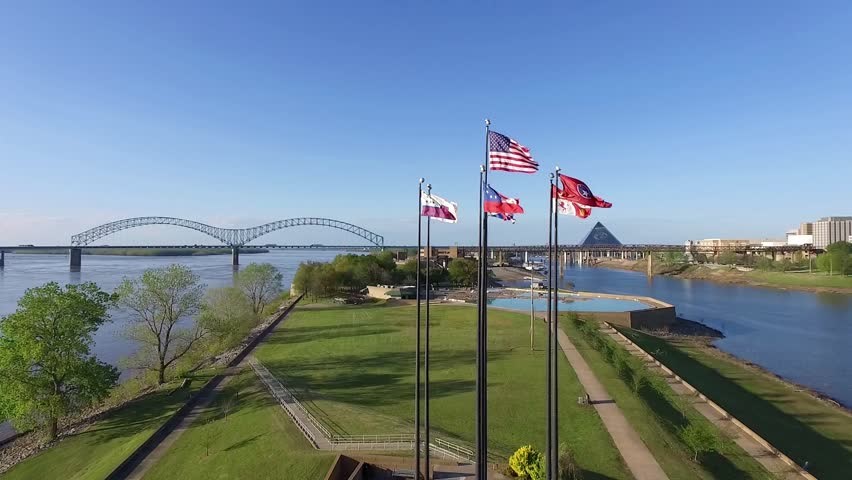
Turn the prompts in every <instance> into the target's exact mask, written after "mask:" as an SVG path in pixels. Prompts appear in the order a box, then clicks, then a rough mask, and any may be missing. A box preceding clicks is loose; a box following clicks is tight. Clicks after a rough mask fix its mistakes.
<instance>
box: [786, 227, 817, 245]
mask: <svg viewBox="0 0 852 480" xmlns="http://www.w3.org/2000/svg"><path fill="white" fill-rule="evenodd" d="M809 225H810V224H809ZM799 232H801V230H790V231H789V232H787V245H792V246H796V247H799V246H802V245H813V244H814V236H813V234H803V233H799Z"/></svg>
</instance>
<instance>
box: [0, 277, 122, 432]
mask: <svg viewBox="0 0 852 480" xmlns="http://www.w3.org/2000/svg"><path fill="white" fill-rule="evenodd" d="M114 303H115V296H114V295H110V294H108V293H106V292H104V291H102V290H101V289H100V288H98V286H97V285H95V284H94V283H83V284H80V285H66V286H65V287H64V288H63V287H60V286H59V284H58V283H56V282H50V283H47V284H45V285H43V286H41V287H35V288H31V289H29V290H27V291H26V293H24V295H23V296H22V297H21V298H20V300H18V308H17V310H16V311H15V313H13V314H11V315H7V316H5V317H3V319H2V320H0V418H4V417H5V418H9V419H11V420H12V421H13V423H14V424H15V425H16V426H17V427H18V428H30V427H38V426H46V427H47V437H48V440H53V439H55V438H56V432H57V424H58V420H59V418H60V417H62V416H63V415H66V414H68V413H70V412H71V411H73V410H74V409H75V408H79V407H80V406H82V405H84V404H86V403H90V402H96V401H100V400H102V399H103V398H105V397H106V396H107V394H108V393H109V390H110V388H112V387H113V386H114V385H115V383H116V381H117V380H118V370H116V368H115V367H113V366H111V365H108V364H106V363H103V362H100V361H98V359H97V358H96V357H95V356H94V355H92V354H91V345H92V335H93V334H94V333H95V331H96V330H97V329H98V328H99V327H100V326H101V325H103V324H104V323H106V322H107V321H108V320H109V313H108V312H109V308H110V307H111V306H112V305H113V304H114Z"/></svg>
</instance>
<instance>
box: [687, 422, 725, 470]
mask: <svg viewBox="0 0 852 480" xmlns="http://www.w3.org/2000/svg"><path fill="white" fill-rule="evenodd" d="M678 434H679V436H680V438H681V440H683V443H685V444H686V446H687V447H689V449H690V450H692V452H693V454H694V455H693V457H692V460H693V461H695V462H697V461H698V455H699V454H701V453H704V452H712V451H716V450H718V449H719V437H717V436H716V432H715V431H713V429H712V428H710V427H708V426H707V424H706V423H704V422H700V423H699V422H689V424H687V425H686V426H685V427H683V428H681V429H680V432H678Z"/></svg>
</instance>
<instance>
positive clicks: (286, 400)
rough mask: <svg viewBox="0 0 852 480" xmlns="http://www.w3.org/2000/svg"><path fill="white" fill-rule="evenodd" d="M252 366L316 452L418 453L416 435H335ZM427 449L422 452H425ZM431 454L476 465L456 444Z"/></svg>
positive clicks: (439, 441) (439, 442)
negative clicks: (415, 451)
mask: <svg viewBox="0 0 852 480" xmlns="http://www.w3.org/2000/svg"><path fill="white" fill-rule="evenodd" d="M248 363H249V365H251V368H252V369H253V370H254V372H255V374H257V377H258V378H260V380H261V381H262V382H263V384H264V385H266V388H268V389H269V391H270V393H272V396H273V397H275V399H276V400H278V403H279V404H280V405H281V408H283V409H284V411H285V412H286V413H287V416H289V417H290V418H291V419H292V420H293V423H295V424H296V427H298V429H299V430H301V432H302V434H303V435H304V436H305V438H306V439H307V440H308V442H310V444H311V445H313V446H314V448H316V449H319V450H337V451H355V450H364V451H374V452H376V451H407V450H412V451H413V450H414V435H412V434H387V435H338V434H335V433H331V432H330V431H329V430H328V429H327V428H326V427H325V425H323V423H322V422H321V421H319V420H318V419H317V418H316V417H315V416H314V415H312V414H311V412H309V411H308V410H307V409H306V408H305V407H304V405H302V403H301V402H300V401H299V399H298V398H297V397H296V395H294V394H293V392H292V391H290V389H288V388H287V387H286V386H284V384H282V383H281V381H280V380H278V378H276V377H275V375H273V374H272V373H270V371H269V370H268V369H267V368H266V367H265V366H264V365H263V364H262V363H261V362H260V361H259V360H257V359H256V358H254V357H250V358H249V359H248ZM423 447H424V446H423V445H421V446H420V449H421V450H423ZM429 448H430V451H431V452H433V453H435V454H436V456H438V457H440V458H446V459H452V460H455V461H459V462H473V458H474V456H475V452H474V451H473V450H472V449H470V448H468V447H466V446H464V445H459V444H457V443H454V442H452V441H449V440H446V439H443V438H437V437H436V438H435V439H434V442H430V443H429Z"/></svg>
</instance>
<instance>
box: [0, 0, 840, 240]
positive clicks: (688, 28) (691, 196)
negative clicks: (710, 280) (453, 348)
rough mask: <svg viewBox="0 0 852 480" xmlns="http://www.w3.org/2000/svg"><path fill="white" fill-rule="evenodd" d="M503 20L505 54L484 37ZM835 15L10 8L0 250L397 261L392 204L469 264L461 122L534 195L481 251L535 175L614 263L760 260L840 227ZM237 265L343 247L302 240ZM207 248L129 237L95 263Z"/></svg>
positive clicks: (399, 7) (398, 222)
mask: <svg viewBox="0 0 852 480" xmlns="http://www.w3.org/2000/svg"><path fill="white" fill-rule="evenodd" d="M509 12H511V13H512V18H513V23H514V25H513V27H512V28H511V29H505V28H495V26H497V25H502V24H505V22H506V18H507V14H508V13H509ZM850 24H852V5H849V4H848V3H846V2H820V3H819V4H802V3H799V2H792V1H782V2H748V4H738V3H734V2H729V3H721V4H712V5H711V4H707V5H698V4H679V3H657V2H652V3H647V4H643V5H641V6H640V5H632V4H629V3H623V4H619V5H609V6H603V5H583V4H559V5H554V6H544V5H532V6H525V7H524V9H522V10H519V9H518V7H517V5H515V4H513V3H502V2H495V3H489V4H488V5H487V7H486V8H483V5H479V4H474V3H470V4H467V3H465V4H458V5H451V6H448V5H442V6H440V7H439V6H437V5H430V4H417V5H412V4H394V3H382V4H379V3H376V4H369V3H368V4H357V5H355V4H348V3H340V4H338V5H336V6H335V7H333V8H330V7H329V6H328V5H324V6H320V5H302V6H299V7H298V8H297V7H293V6H285V5H279V4H275V3H270V4H263V3H258V4H253V5H252V6H251V7H240V8H237V7H233V8H226V7H212V6H210V5H208V4H206V3H201V2H187V3H181V4H180V5H173V4H167V3H162V4H154V3H146V4H138V5H120V6H119V5H111V4H109V3H103V4H97V5H96V6H86V7H84V6H81V5H71V4H67V3H62V2H56V3H40V4H30V3H21V4H19V5H16V6H15V8H7V9H6V11H4V15H3V16H2V18H0V32H3V33H2V35H3V38H4V39H6V40H7V41H5V42H0V56H2V59H3V61H2V62H0V204H2V205H3V208H2V209H0V244H4V245H5V244H12V245H16V244H22V243H27V244H29V243H33V244H55V243H67V242H68V240H69V239H70V236H71V235H72V234H75V233H79V232H81V231H83V230H86V229H88V228H91V227H94V226H97V225H99V224H102V223H106V222H109V221H113V220H118V219H121V218H128V217H135V216H147V215H162V216H174V217H180V218H187V219H191V220H197V221H201V222H204V223H208V224H212V225H216V226H223V227H247V226H253V225H257V224H261V223H266V222H269V221H274V220H279V219H285V218H292V217H302V216H319V217H328V218H334V219H339V220H343V221H347V222H351V223H354V224H357V225H359V226H362V227H364V228H367V229H370V230H372V231H375V232H376V233H380V234H382V235H384V236H385V239H386V243H388V244H413V243H414V242H415V241H416V228H415V225H416V223H415V222H416V217H415V210H414V209H415V204H414V201H415V195H416V191H415V189H416V187H417V179H418V178H419V177H421V176H422V177H426V179H427V182H429V183H431V184H432V186H433V191H434V192H435V193H437V194H438V195H441V196H442V197H445V198H447V199H449V200H452V201H455V202H458V204H459V217H460V219H459V223H458V224H456V225H435V226H434V228H433V234H434V236H433V239H434V242H435V243H436V244H445V245H446V244H455V243H458V244H473V243H475V242H476V232H477V218H476V212H477V211H478V206H477V199H478V194H479V191H478V188H477V179H478V170H479V165H480V164H481V163H483V160H484V152H483V146H484V145H483V144H484V138H483V134H484V119H485V118H486V117H488V118H490V119H491V120H492V128H493V129H494V130H495V131H498V132H500V133H504V134H506V135H508V136H510V137H512V138H515V139H517V140H518V141H520V142H521V143H523V144H524V145H526V146H528V147H529V148H530V149H531V151H532V154H533V156H534V157H535V159H536V160H537V161H538V162H539V163H540V165H541V171H540V172H539V173H538V174H536V175H523V174H509V173H503V172H495V173H492V175H491V183H492V185H493V186H494V188H496V189H497V190H498V191H500V192H501V193H503V194H505V195H509V196H511V197H517V198H520V199H521V204H522V205H523V206H524V208H525V209H526V212H527V213H525V214H523V215H518V216H517V223H516V224H514V225H508V224H503V223H501V222H499V221H494V220H492V223H491V225H493V227H492V229H491V232H492V233H491V243H492V244H501V245H510V244H523V243H542V242H544V240H545V239H546V232H545V228H546V211H547V199H546V195H547V190H546V188H547V187H546V182H547V173H548V172H549V171H551V170H552V169H553V167H555V166H556V165H559V166H560V167H561V168H562V169H563V172H565V173H568V174H570V175H572V176H575V177H578V178H581V179H583V180H584V181H586V182H587V183H588V184H589V186H590V187H591V188H592V189H593V191H594V192H595V194H597V195H600V196H601V197H603V198H605V199H606V200H608V201H610V202H612V203H613V207H612V208H611V209H608V210H602V209H597V210H595V211H594V213H593V214H592V217H591V218H589V219H587V220H585V221H583V220H579V219H576V218H571V217H562V219H561V220H562V222H561V224H560V225H561V226H560V238H561V239H564V241H565V242H566V243H572V242H579V241H580V240H582V238H583V236H584V235H585V234H586V233H587V232H588V231H589V229H591V228H592V226H593V225H594V224H595V222H596V221H600V222H602V223H603V224H604V225H606V226H607V228H609V229H610V230H611V231H612V233H613V234H614V235H615V236H617V237H618V238H619V239H620V240H621V241H622V242H624V243H682V242H683V241H685V240H689V239H702V238H745V239H783V238H784V235H785V232H786V231H788V230H790V229H794V228H796V227H797V226H798V225H799V224H800V223H802V222H813V221H816V220H817V219H819V218H821V217H826V216H843V215H849V214H850V213H852V212H850V211H848V209H849V208H850V206H852V190H850V188H849V180H848V179H849V178H852V162H850V161H849V152H850V151H852V137H850V136H849V135H848V132H849V131H850V130H852V90H850V89H849V88H848V86H849V85H850V84H852V65H850V64H849V62H847V61H846V59H845V50H844V49H843V48H840V46H842V45H848V44H850V43H852V31H850V29H849V28H848V25H850ZM259 241H260V242H262V243H267V242H270V243H282V244H285V243H293V244H297V243H302V244H310V243H324V244H335V243H358V242H360V239H358V237H355V236H352V235H350V234H347V233H345V232H340V231H335V230H331V229H320V228H319V227H299V228H293V229H286V230H282V231H279V232H276V233H273V234H270V235H268V236H265V237H261V239H259ZM124 242H127V243H133V244H144V243H213V242H214V241H213V239H212V238H210V237H207V236H205V235H203V234H201V233H197V232H192V231H189V230H185V229H181V228H178V227H162V228H161V227H146V228H144V229H133V230H128V231H125V232H122V233H120V234H117V235H115V236H113V237H106V238H104V239H103V240H102V241H101V243H109V244H120V243H124Z"/></svg>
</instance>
